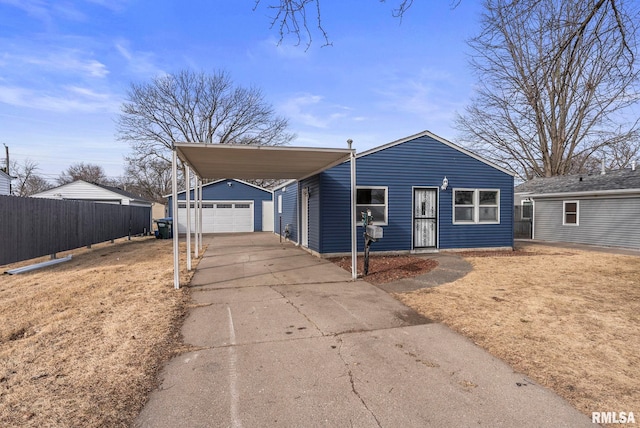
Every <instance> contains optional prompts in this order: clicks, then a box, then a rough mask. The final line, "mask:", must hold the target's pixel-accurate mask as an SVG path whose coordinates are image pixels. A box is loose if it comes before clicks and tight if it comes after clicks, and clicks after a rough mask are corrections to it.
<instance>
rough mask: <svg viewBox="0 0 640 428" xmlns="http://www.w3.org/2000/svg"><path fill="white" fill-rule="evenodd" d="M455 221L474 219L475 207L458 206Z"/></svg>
mask: <svg viewBox="0 0 640 428" xmlns="http://www.w3.org/2000/svg"><path fill="white" fill-rule="evenodd" d="M455 216H456V218H455V220H454V221H473V207H456V210H455Z"/></svg>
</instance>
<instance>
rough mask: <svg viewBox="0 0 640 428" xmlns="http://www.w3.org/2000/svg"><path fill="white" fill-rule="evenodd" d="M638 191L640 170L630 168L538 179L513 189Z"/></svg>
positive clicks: (522, 191)
mask: <svg viewBox="0 0 640 428" xmlns="http://www.w3.org/2000/svg"><path fill="white" fill-rule="evenodd" d="M623 189H625V190H626V189H638V190H640V169H636V170H635V171H632V170H631V169H630V168H628V169H622V170H619V171H610V172H607V173H606V174H604V175H602V174H597V175H596V174H593V175H588V174H576V175H563V176H557V177H539V178H534V179H533V180H529V181H527V182H525V183H522V184H520V185H518V186H516V187H515V193H533V194H546V193H574V192H590V191H602V190H623Z"/></svg>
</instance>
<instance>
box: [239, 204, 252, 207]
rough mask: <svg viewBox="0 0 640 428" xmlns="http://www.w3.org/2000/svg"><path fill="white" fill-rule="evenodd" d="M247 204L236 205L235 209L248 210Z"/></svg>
mask: <svg viewBox="0 0 640 428" xmlns="http://www.w3.org/2000/svg"><path fill="white" fill-rule="evenodd" d="M250 207H251V206H250V205H249V204H236V208H250Z"/></svg>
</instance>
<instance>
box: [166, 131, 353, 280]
mask: <svg viewBox="0 0 640 428" xmlns="http://www.w3.org/2000/svg"><path fill="white" fill-rule="evenodd" d="M348 142H349V148H348V149H332V148H310V147H289V146H247V145H231V144H205V143H175V144H174V145H173V156H172V180H171V185H172V193H171V194H172V210H173V224H174V225H175V226H176V229H175V231H176V233H174V235H173V253H174V254H173V265H174V275H173V279H174V288H176V289H179V288H180V275H179V273H180V264H179V236H178V235H179V233H177V224H178V195H177V162H178V156H180V159H182V161H183V162H184V164H185V165H186V166H187V168H190V169H191V170H193V171H194V173H195V175H196V177H198V178H200V179H205V178H206V179H225V178H239V179H258V178H273V179H296V180H298V181H300V180H303V179H305V178H307V177H311V176H313V175H315V174H318V173H320V172H322V171H325V170H327V169H329V168H331V167H333V166H336V165H339V164H341V163H344V162H346V161H347V160H349V162H350V167H351V185H350V190H351V197H350V199H351V210H350V212H351V216H350V217H351V219H350V225H351V257H352V265H351V268H352V273H351V276H352V279H353V280H355V279H357V277H358V272H357V257H358V254H357V242H356V228H357V220H356V207H355V202H356V197H355V196H356V193H355V192H356V187H355V184H356V176H355V173H356V160H355V159H356V157H355V150H353V149H352V148H351V143H352V142H351V140H349V141H348ZM186 187H187V188H188V187H190V186H189V185H187V186H186ZM189 191H190V189H187V193H188V192H189ZM200 191H202V190H200ZM194 196H195V195H194ZM194 199H195V198H194ZM199 220H200V221H202V218H200V219H199ZM188 232H189V233H190V231H188ZM200 233H201V231H200ZM188 241H190V239H188ZM196 242H197V240H196ZM196 245H197V243H196ZM189 253H190V251H189Z"/></svg>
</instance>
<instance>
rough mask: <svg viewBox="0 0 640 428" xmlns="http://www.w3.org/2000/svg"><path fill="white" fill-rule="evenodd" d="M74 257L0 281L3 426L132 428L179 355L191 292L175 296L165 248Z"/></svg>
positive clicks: (121, 243)
mask: <svg viewBox="0 0 640 428" xmlns="http://www.w3.org/2000/svg"><path fill="white" fill-rule="evenodd" d="M70 253H72V254H73V259H72V260H71V261H70V262H65V263H62V264H59V265H56V266H55V267H49V268H45V269H41V270H37V271H32V272H30V273H24V274H19V275H6V274H5V275H3V276H2V277H1V279H0V305H1V307H2V312H1V313H0V426H33V427H36V426H69V427H71V426H74V427H80V426H82V427H115V426H128V425H130V424H131V423H132V421H133V419H134V418H135V417H136V416H137V414H138V413H139V411H140V410H141V408H142V406H143V405H144V403H145V401H146V399H147V395H148V393H149V391H150V390H151V389H152V388H153V387H154V386H155V385H156V382H157V375H158V372H159V369H160V368H161V367H162V365H163V363H164V362H165V361H166V360H167V359H168V358H169V357H170V356H171V355H173V354H174V353H175V352H176V351H177V350H178V349H179V346H180V337H179V331H178V329H179V327H180V324H181V320H182V317H183V315H184V313H185V312H186V307H187V302H188V293H187V291H186V289H181V290H174V288H173V257H172V244H171V241H169V240H156V239H153V238H134V239H132V240H131V241H128V240H126V239H122V240H117V241H116V242H115V243H113V244H111V243H105V244H100V245H94V246H93V248H92V249H79V250H74V251H71V252H70ZM183 253H184V251H183ZM60 255H61V256H63V255H65V253H61V254H60ZM182 263H183V264H182V266H184V260H183V261H182ZM25 264H26V263H24V262H23V263H19V264H14V265H10V266H4V267H2V270H1V272H4V271H5V270H7V269H8V268H10V267H16V266H20V265H25ZM189 280H190V276H189V275H187V274H183V275H182V276H181V283H182V284H187V283H188V282H189Z"/></svg>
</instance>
